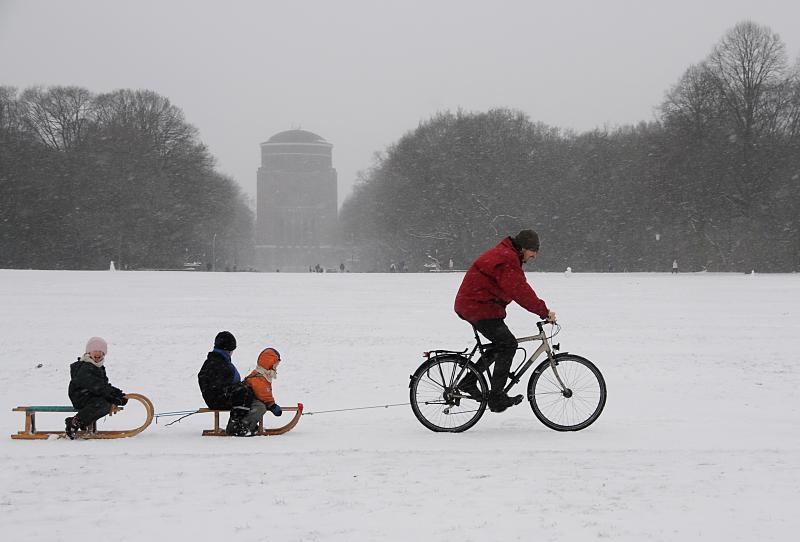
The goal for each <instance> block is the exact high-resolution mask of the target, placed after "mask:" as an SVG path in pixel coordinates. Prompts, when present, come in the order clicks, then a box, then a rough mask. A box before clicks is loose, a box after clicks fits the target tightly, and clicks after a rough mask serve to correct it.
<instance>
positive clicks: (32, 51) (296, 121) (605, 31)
mask: <svg viewBox="0 0 800 542" xmlns="http://www.w3.org/2000/svg"><path fill="white" fill-rule="evenodd" d="M744 19H751V20H753V21H755V22H757V23H759V24H763V25H767V26H769V27H770V28H772V30H773V31H775V32H778V33H779V34H780V35H781V37H782V38H783V40H784V42H785V43H786V45H787V52H788V54H789V59H790V61H794V60H795V59H797V57H798V55H800V36H799V35H798V34H800V1H798V0H781V1H776V0H758V1H743V0H669V1H660V2H655V1H645V0H641V1H623V0H597V1H589V0H580V1H578V0H575V1H567V0H564V1H558V2H555V1H553V0H547V1H538V0H537V1H534V0H528V1H523V0H520V1H502V0H493V1H483V2H479V1H471V0H447V1H436V0H402V1H396V2H383V1H379V0H329V1H322V0H319V1H316V0H300V1H290V0H282V1H273V0H253V1H227V2H222V1H220V2H210V1H205V0H183V1H168V0H136V1H124V2H122V1H114V0H85V1H78V0H47V1H36V0H0V84H2V85H11V86H16V87H18V88H20V89H21V88H25V87H28V86H32V85H45V86H47V85H78V86H82V87H86V88H88V89H89V90H90V91H92V92H96V93H100V92H106V91H111V90H114V89H117V88H132V89H137V88H147V89H152V90H154V91H155V92H158V93H159V94H161V95H163V96H166V97H168V98H169V99H170V100H171V101H172V102H173V103H174V104H175V105H176V106H178V107H180V108H181V109H182V110H183V111H184V113H185V115H186V118H187V120H188V121H189V122H190V123H192V124H194V125H195V126H196V127H197V128H198V129H199V130H200V135H201V138H202V140H203V141H204V142H205V143H206V144H207V145H208V147H209V149H210V151H211V152H212V154H213V155H214V156H215V157H216V158H217V165H218V169H219V170H220V171H221V172H223V173H226V174H228V175H231V176H232V177H233V178H235V179H236V180H237V181H238V182H239V184H240V185H241V186H242V188H244V189H245V191H246V192H248V193H249V194H251V195H254V194H255V186H256V170H257V169H258V167H259V160H260V154H259V144H260V143H261V142H263V141H265V140H267V139H268V138H269V137H270V136H272V135H273V134H275V133H277V132H280V131H283V130H287V129H291V128H297V127H301V128H303V129H306V130H310V131H312V132H315V133H318V134H319V135H321V136H322V137H324V138H325V139H327V140H328V141H329V142H330V143H332V144H333V145H334V148H333V152H334V166H335V167H336V169H337V170H338V172H339V200H340V202H341V201H342V200H343V199H344V198H345V197H346V196H347V195H348V194H349V192H350V190H351V187H352V184H353V181H354V179H355V176H356V173H357V172H358V171H359V170H362V169H366V168H368V167H369V166H370V165H371V164H372V160H373V154H374V153H375V152H376V151H381V150H384V149H385V148H386V147H387V146H388V145H390V144H392V143H393V142H395V141H397V140H398V139H399V138H400V137H401V136H402V135H403V134H405V133H406V132H408V131H410V130H413V129H414V128H415V127H416V126H417V125H418V123H419V122H420V120H425V119H428V118H429V117H430V116H431V115H433V114H434V113H436V112H437V111H441V110H447V109H449V110H456V109H458V108H462V109H465V110H469V111H485V110H487V109H490V108H493V107H511V108H515V109H520V110H522V111H524V112H526V113H527V114H528V115H529V116H530V117H531V119H532V120H534V121H542V122H544V123H547V124H549V125H552V126H558V127H562V128H572V129H575V130H578V131H584V130H590V129H592V128H595V127H598V126H600V127H602V126H609V127H613V126H617V125H623V124H631V123H636V122H638V121H641V120H651V119H652V118H653V116H654V108H655V107H656V106H658V105H659V104H660V102H661V101H662V99H663V96H664V93H665V91H667V90H668V89H669V88H670V86H671V85H673V84H674V83H676V82H677V80H678V78H679V77H680V76H681V75H682V74H683V72H684V71H685V70H686V69H687V68H688V67H689V66H690V65H691V64H694V63H697V62H699V61H700V60H702V59H703V58H704V57H705V56H706V55H707V54H708V53H709V52H710V51H711V48H712V47H713V45H714V44H715V43H716V42H717V41H718V40H719V39H720V38H721V37H722V36H723V34H724V33H725V32H726V31H727V30H728V29H730V28H731V27H733V26H734V25H735V24H736V23H737V22H739V21H742V20H744Z"/></svg>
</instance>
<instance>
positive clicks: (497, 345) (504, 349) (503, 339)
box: [471, 318, 517, 393]
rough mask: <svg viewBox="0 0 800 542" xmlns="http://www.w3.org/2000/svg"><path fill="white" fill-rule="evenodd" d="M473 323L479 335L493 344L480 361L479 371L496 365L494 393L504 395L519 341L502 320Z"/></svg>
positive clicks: (492, 384)
mask: <svg viewBox="0 0 800 542" xmlns="http://www.w3.org/2000/svg"><path fill="white" fill-rule="evenodd" d="M471 323H472V327H474V328H475V329H477V330H478V333H480V334H481V335H483V336H484V337H486V338H487V339H489V340H490V341H491V343H492V345H491V347H490V348H489V349H488V350H487V351H486V352H485V353H484V355H482V356H481V358H480V359H479V360H478V363H477V366H478V370H480V371H481V372H484V371H485V370H486V369H488V368H489V365H491V364H492V363H494V369H493V370H492V378H491V386H492V393H502V392H503V390H504V388H505V387H506V382H507V381H508V373H509V372H510V371H511V363H512V362H513V361H514V354H515V353H516V351H517V339H516V337H514V334H513V333H511V331H510V330H509V329H508V326H507V325H506V322H505V320H503V319H502V318H491V319H489V320H478V321H477V322H471Z"/></svg>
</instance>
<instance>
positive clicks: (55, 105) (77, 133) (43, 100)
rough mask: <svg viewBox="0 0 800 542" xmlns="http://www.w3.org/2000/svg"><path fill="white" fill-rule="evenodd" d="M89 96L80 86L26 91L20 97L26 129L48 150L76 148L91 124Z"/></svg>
mask: <svg viewBox="0 0 800 542" xmlns="http://www.w3.org/2000/svg"><path fill="white" fill-rule="evenodd" d="M92 100H93V97H92V94H91V93H90V92H89V91H88V90H86V89H84V88H80V87H50V88H48V89H46V90H43V89H42V88H40V87H34V88H29V89H27V90H25V91H24V92H23V93H22V96H20V102H21V107H22V109H23V111H24V119H25V124H26V127H27V128H28V129H29V130H30V131H31V132H33V133H34V134H36V135H37V136H38V138H39V139H40V140H41V141H42V143H44V144H45V145H47V146H48V147H50V148H52V149H55V150H61V151H64V150H69V149H72V148H74V147H76V146H78V145H79V144H80V143H81V142H82V141H83V139H84V138H85V136H86V133H87V130H88V127H89V124H90V123H91V122H92Z"/></svg>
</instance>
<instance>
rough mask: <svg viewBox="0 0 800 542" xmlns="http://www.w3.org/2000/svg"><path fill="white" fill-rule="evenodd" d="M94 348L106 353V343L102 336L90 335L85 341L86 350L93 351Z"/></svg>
mask: <svg viewBox="0 0 800 542" xmlns="http://www.w3.org/2000/svg"><path fill="white" fill-rule="evenodd" d="M95 350H97V351H100V352H102V353H103V354H108V344H106V341H105V339H103V338H102V337H92V338H91V339H89V342H87V343H86V352H94V351H95Z"/></svg>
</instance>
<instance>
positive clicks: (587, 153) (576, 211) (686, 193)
mask: <svg viewBox="0 0 800 542" xmlns="http://www.w3.org/2000/svg"><path fill="white" fill-rule="evenodd" d="M799 72H800V60H796V61H795V62H794V63H793V64H790V63H789V61H788V58H787V53H786V47H785V44H784V43H783V42H782V40H781V38H780V37H779V36H778V35H777V34H775V33H773V32H772V31H771V30H770V29H769V28H767V27H764V26H760V25H758V24H755V23H753V22H748V21H746V22H742V23H740V24H738V25H737V26H736V27H734V28H733V29H731V30H730V31H729V32H728V33H726V35H725V36H723V38H722V39H721V40H720V41H719V42H718V43H717V44H716V46H714V47H713V49H712V51H711V53H710V54H709V55H708V57H707V58H706V59H705V60H704V61H702V62H700V63H699V64H697V65H694V66H691V67H689V69H687V70H686V72H685V73H684V75H683V76H682V77H681V78H680V80H679V81H677V83H676V84H675V85H674V87H673V88H672V89H670V90H669V91H668V92H667V93H666V96H665V99H664V102H663V103H662V104H661V105H660V108H659V111H658V115H657V120H655V121H653V122H647V123H641V124H639V125H638V126H626V127H622V128H618V129H615V130H595V131H592V132H589V133H582V134H575V133H570V132H565V131H562V130H560V129H558V128H554V127H550V126H545V125H543V124H541V123H536V122H532V121H531V120H530V119H529V118H528V117H527V116H526V115H525V114H523V113H521V112H518V111H513V110H507V109H496V110H491V111H488V112H477V113H475V112H465V111H457V112H443V113H440V114H437V115H435V116H434V117H433V118H431V119H429V120H427V121H425V122H422V123H421V124H420V125H419V126H418V128H417V129H415V130H413V131H412V132H410V133H408V134H406V135H405V136H404V137H402V138H401V139H400V140H399V141H398V142H397V143H396V144H394V145H392V146H391V147H389V148H388V149H387V150H386V151H385V152H384V153H383V154H381V155H379V157H378V158H377V159H376V161H375V163H374V165H373V167H372V168H371V169H369V170H367V171H366V172H363V173H362V174H361V177H360V180H359V183H358V184H357V186H356V187H355V189H354V192H353V194H352V195H351V197H350V198H348V200H347V201H346V202H345V204H344V206H343V208H342V211H341V214H340V219H341V223H342V228H343V232H344V236H345V239H346V240H347V241H348V242H349V243H351V244H352V245H353V246H354V247H355V250H356V252H357V253H358V259H360V260H361V264H362V267H365V268H374V269H379V270H382V269H386V268H387V267H388V266H389V265H390V264H391V263H392V262H399V261H403V262H404V263H405V265H406V266H407V267H408V268H409V269H411V270H415V269H423V268H424V266H425V265H426V264H428V265H433V264H434V262H436V261H438V262H439V264H440V265H446V266H449V261H450V260H451V259H452V260H453V262H454V267H456V268H464V267H465V266H467V265H469V263H470V262H471V261H472V259H473V258H474V257H475V256H477V255H478V254H479V253H480V252H481V251H483V250H485V249H486V248H488V247H489V246H492V245H493V244H495V243H497V242H498V240H499V238H500V237H502V236H503V235H506V234H508V233H514V232H516V231H518V230H520V229H522V228H534V229H536V230H538V231H539V233H540V235H541V238H542V250H541V252H540V258H539V260H538V261H537V267H538V268H543V269H546V270H564V269H565V268H566V267H567V266H570V267H572V268H573V270H576V271H577V270H580V271H608V270H613V271H623V270H630V271H639V270H668V269H669V268H670V267H671V265H672V261H673V260H674V259H677V260H678V261H679V263H680V266H681V269H683V270H702V269H707V270H709V271H715V270H723V271H734V270H736V271H750V270H753V269H755V270H759V271H791V270H798V269H800V73H799Z"/></svg>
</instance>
